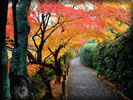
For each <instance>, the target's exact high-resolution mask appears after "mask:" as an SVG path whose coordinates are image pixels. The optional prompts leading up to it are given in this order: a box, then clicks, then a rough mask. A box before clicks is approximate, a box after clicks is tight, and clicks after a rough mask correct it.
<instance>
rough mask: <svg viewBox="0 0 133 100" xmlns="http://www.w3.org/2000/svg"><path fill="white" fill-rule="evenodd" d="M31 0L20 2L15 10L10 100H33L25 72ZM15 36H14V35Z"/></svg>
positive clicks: (28, 79)
mask: <svg viewBox="0 0 133 100" xmlns="http://www.w3.org/2000/svg"><path fill="white" fill-rule="evenodd" d="M30 3H31V0H20V4H19V7H17V8H16V22H17V39H18V41H17V42H18V45H15V47H14V50H13V55H12V60H11V65H10V82H11V88H10V90H11V96H12V100H33V96H32V93H31V90H30V88H31V81H30V78H29V75H28V72H27V65H26V59H27V44H28V33H29V31H30V26H29V23H28V21H27V15H28V9H29V6H30ZM15 35H16V34H15Z"/></svg>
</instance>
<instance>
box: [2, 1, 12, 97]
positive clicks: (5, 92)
mask: <svg viewBox="0 0 133 100" xmlns="http://www.w3.org/2000/svg"><path fill="white" fill-rule="evenodd" d="M7 9H8V0H0V20H1V22H0V100H10V85H9V75H8V56H7V50H6V23H7Z"/></svg>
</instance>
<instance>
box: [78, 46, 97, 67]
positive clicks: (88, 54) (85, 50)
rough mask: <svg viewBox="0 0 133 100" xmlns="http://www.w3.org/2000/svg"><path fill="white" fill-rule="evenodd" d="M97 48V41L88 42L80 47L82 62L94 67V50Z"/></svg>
mask: <svg viewBox="0 0 133 100" xmlns="http://www.w3.org/2000/svg"><path fill="white" fill-rule="evenodd" d="M95 48H96V44H95V43H88V44H87V45H85V46H83V47H82V48H81V49H80V60H81V63H82V64H84V65H86V66H90V67H93V63H92V62H93V54H94V53H93V52H94V50H95Z"/></svg>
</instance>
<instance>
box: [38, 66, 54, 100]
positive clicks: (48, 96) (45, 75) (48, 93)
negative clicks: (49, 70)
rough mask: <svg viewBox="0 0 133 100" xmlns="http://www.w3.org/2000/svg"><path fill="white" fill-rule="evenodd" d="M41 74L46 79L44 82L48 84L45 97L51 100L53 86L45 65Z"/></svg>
mask: <svg viewBox="0 0 133 100" xmlns="http://www.w3.org/2000/svg"><path fill="white" fill-rule="evenodd" d="M39 75H40V76H41V77H42V79H43V80H44V84H45V85H46V86H47V91H46V95H45V97H44V98H43V99H45V100H50V99H51V98H53V95H52V88H51V84H50V80H49V78H48V76H47V74H46V71H45V69H44V67H42V68H40V70H39Z"/></svg>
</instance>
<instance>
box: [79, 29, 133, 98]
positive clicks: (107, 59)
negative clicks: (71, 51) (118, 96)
mask: <svg viewBox="0 0 133 100" xmlns="http://www.w3.org/2000/svg"><path fill="white" fill-rule="evenodd" d="M90 48H91V47H89V48H88V47H86V46H84V47H82V48H81V52H80V53H81V54H80V58H81V62H82V63H83V64H85V65H86V64H87V65H88V66H92V64H93V68H95V69H96V70H97V74H98V75H105V76H107V78H108V80H109V81H112V82H113V83H115V84H116V85H117V86H119V85H120V86H122V87H123V89H122V92H123V93H124V94H126V95H127V96H128V97H130V98H133V96H132V95H133V89H132V88H133V79H132V78H133V33H132V32H131V31H130V32H127V36H126V37H124V36H117V38H116V39H115V40H113V41H110V42H108V43H107V42H103V43H99V44H98V45H97V47H96V49H95V50H94V49H93V50H94V51H93V52H92V51H91V53H93V54H91V55H93V57H92V58H89V57H91V56H90ZM92 59H93V62H92ZM88 60H89V61H88ZM87 61H88V62H87ZM90 61H91V62H90Z"/></svg>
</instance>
